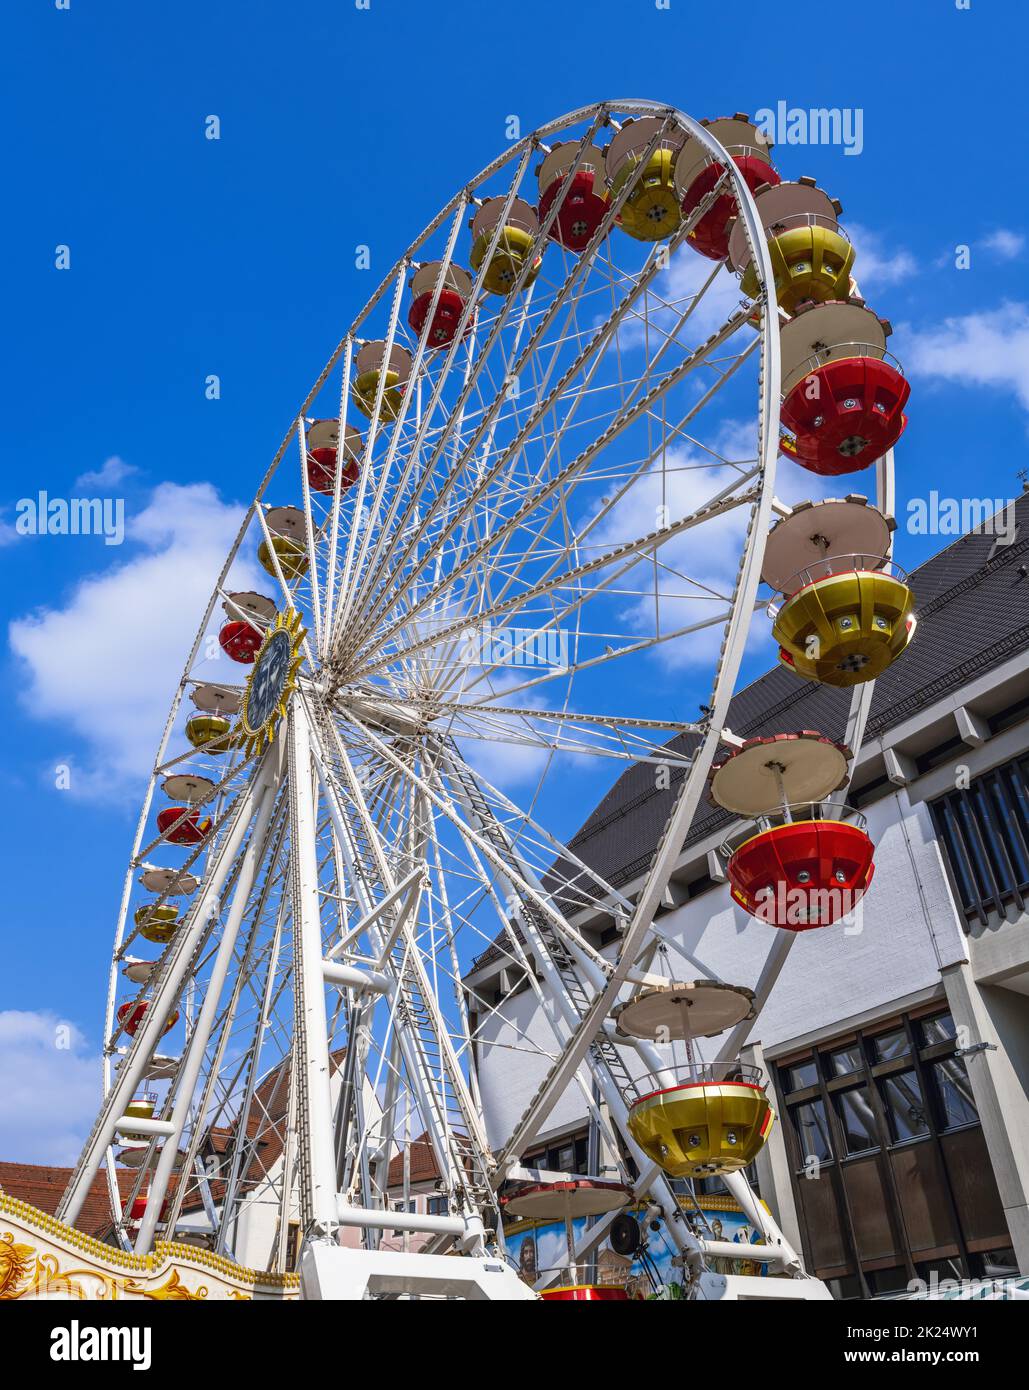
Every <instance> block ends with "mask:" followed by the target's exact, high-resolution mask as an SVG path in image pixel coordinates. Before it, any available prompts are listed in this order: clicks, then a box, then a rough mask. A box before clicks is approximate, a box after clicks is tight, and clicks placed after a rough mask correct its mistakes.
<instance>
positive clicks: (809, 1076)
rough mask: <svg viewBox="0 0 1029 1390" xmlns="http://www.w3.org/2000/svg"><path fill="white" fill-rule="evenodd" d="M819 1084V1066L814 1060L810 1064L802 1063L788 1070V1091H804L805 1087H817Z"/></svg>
mask: <svg viewBox="0 0 1029 1390" xmlns="http://www.w3.org/2000/svg"><path fill="white" fill-rule="evenodd" d="M817 1084H818V1064H817V1062H815V1060H814V1059H813V1058H812V1060H811V1061H810V1062H801V1063H800V1064H799V1065H798V1066H795V1067H787V1068H786V1089H787V1090H788V1091H802V1090H803V1089H804V1087H805V1086H816V1085H817Z"/></svg>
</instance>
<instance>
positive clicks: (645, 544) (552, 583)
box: [361, 492, 756, 678]
mask: <svg viewBox="0 0 1029 1390" xmlns="http://www.w3.org/2000/svg"><path fill="white" fill-rule="evenodd" d="M755 496H756V494H755V493H754V492H747V493H743V494H736V495H732V496H729V497H726V498H723V499H721V500H720V501H719V502H717V503H715V504H714V505H712V506H710V507H707V508H705V509H703V510H702V511H700V512H695V513H693V514H692V515H690V516H687V517H683V518H682V519H681V520H679V521H677V522H673V523H670V524H669V525H667V526H664V527H662V528H660V529H659V530H656V531H651V532H649V533H647V534H646V535H644V536H637V537H635V538H634V539H633V540H630V541H626V542H623V543H622V544H620V545H617V546H614V547H612V548H611V549H610V550H607V551H604V552H603V553H601V554H600V555H597V556H595V557H594V558H593V559H591V560H588V561H585V562H584V563H582V564H580V565H578V566H576V567H575V568H573V569H570V570H568V571H567V572H565V573H562V574H558V575H555V576H553V577H552V578H549V579H546V580H543V581H540V582H537V583H536V584H534V585H532V586H530V587H529V588H527V589H525V590H523V591H521V592H520V593H518V594H517V595H515V596H514V597H512V598H510V599H507V600H505V601H503V602H501V603H498V604H494V605H493V606H492V607H490V608H487V609H485V610H484V611H482V610H480V611H479V612H478V613H476V615H475V621H476V622H478V623H486V622H489V623H492V622H494V621H496V620H497V619H498V618H501V617H505V616H508V615H510V614H516V613H517V612H518V611H519V610H521V609H523V608H524V607H525V606H526V605H528V604H531V603H533V602H535V601H536V600H538V599H540V598H544V597H547V596H549V595H554V594H557V593H558V591H560V590H562V589H572V591H573V597H572V598H570V599H569V600H568V601H567V602H566V603H565V604H564V606H563V607H561V608H559V609H558V610H557V611H556V612H555V615H554V618H553V619H552V620H551V621H550V622H548V623H547V624H546V626H547V627H550V626H553V625H554V624H555V623H556V622H559V621H563V620H565V619H567V618H568V617H570V615H571V614H572V613H573V612H575V611H577V610H578V609H579V608H581V607H582V606H583V604H585V603H587V602H588V601H589V599H590V598H591V597H594V596H595V594H596V592H599V590H601V589H603V588H606V587H608V586H610V585H611V584H612V583H615V582H617V580H618V579H619V578H621V577H622V576H624V575H625V574H627V573H629V572H630V571H631V570H633V569H634V568H635V567H636V566H637V565H638V564H639V563H640V562H641V561H642V560H643V559H644V558H646V557H647V556H649V555H652V554H656V552H657V551H658V550H659V549H660V548H661V547H662V546H663V545H667V544H668V543H669V542H670V541H672V540H674V539H675V538H676V537H678V536H680V535H682V534H683V533H684V532H686V531H689V530H692V529H693V528H694V527H696V526H698V525H700V524H701V523H703V522H705V521H710V520H712V519H713V518H715V517H717V516H721V515H725V514H727V513H729V512H731V511H733V510H735V508H736V507H740V506H747V505H750V504H751V503H753V501H754V498H755ZM618 564H620V565H621V567H620V568H619V569H618V570H617V571H616V572H615V573H614V574H613V575H611V576H609V577H608V578H607V579H606V581H601V583H600V585H599V586H598V590H592V591H586V592H579V591H577V590H576V587H575V586H576V585H578V584H579V583H580V582H581V581H582V580H584V579H586V578H588V577H591V576H593V575H596V574H598V573H599V572H600V571H601V570H604V569H606V568H607V567H608V566H610V565H618ZM467 628H468V619H467V618H463V617H462V618H459V619H458V620H457V621H455V622H452V623H450V624H449V625H448V626H445V627H444V628H443V629H441V630H440V631H439V632H435V633H432V634H430V635H428V636H425V637H422V638H420V639H418V640H417V641H415V642H413V643H409V644H408V645H407V646H406V647H404V648H401V649H400V651H399V652H397V654H396V657H407V656H410V655H411V654H412V653H414V652H416V651H421V650H424V649H426V648H428V647H432V646H438V645H440V644H441V643H443V642H445V641H447V640H448V639H449V638H455V639H456V638H459V637H460V636H461V634H462V633H463V632H465V631H466V630H467ZM388 637H389V633H388V632H387V633H386V634H385V635H384V638H383V640H384V641H387V640H388ZM391 659H396V658H383V659H381V660H380V661H379V662H378V663H375V664H373V665H370V666H368V667H366V668H364V670H363V671H361V675H362V676H363V677H366V678H367V677H368V676H371V675H374V674H375V673H376V672H377V671H379V670H381V669H382V668H383V667H384V666H387V665H388V664H389V663H390V660H391Z"/></svg>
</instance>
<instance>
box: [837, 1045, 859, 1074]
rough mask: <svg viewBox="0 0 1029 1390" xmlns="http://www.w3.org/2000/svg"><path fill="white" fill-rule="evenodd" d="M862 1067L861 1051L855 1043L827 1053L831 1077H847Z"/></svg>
mask: <svg viewBox="0 0 1029 1390" xmlns="http://www.w3.org/2000/svg"><path fill="white" fill-rule="evenodd" d="M862 1065H863V1061H862V1057H861V1049H860V1047H858V1046H857V1044H856V1043H855V1044H854V1046H852V1047H841V1048H839V1049H838V1050H837V1051H836V1052H830V1053H829V1070H830V1072H831V1073H832V1075H833V1076H847V1075H848V1074H849V1073H850V1072H852V1071H860V1070H861V1067H862Z"/></svg>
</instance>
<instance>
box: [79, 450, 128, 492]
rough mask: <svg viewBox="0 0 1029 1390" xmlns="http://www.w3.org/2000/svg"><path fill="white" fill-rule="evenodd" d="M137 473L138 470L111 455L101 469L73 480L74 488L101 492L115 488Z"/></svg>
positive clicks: (115, 455)
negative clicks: (94, 489) (93, 489)
mask: <svg viewBox="0 0 1029 1390" xmlns="http://www.w3.org/2000/svg"><path fill="white" fill-rule="evenodd" d="M138 472H139V470H138V469H137V468H136V467H135V466H134V465H133V464H131V463H126V462H125V460H124V459H122V458H119V457H118V455H117V454H112V455H111V457H110V458H109V459H105V460H104V464H103V467H102V468H98V469H96V470H95V471H92V472H87V473H81V474H80V475H79V476H78V477H77V478H76V479H75V486H76V487H77V488H80V487H81V488H89V487H91V488H96V489H97V490H98V491H100V492H103V491H105V490H106V489H107V488H111V487H117V486H118V484H119V483H122V482H124V481H125V479H126V478H128V477H131V476H132V474H133V473H138Z"/></svg>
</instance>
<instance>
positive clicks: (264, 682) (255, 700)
mask: <svg viewBox="0 0 1029 1390" xmlns="http://www.w3.org/2000/svg"><path fill="white" fill-rule="evenodd" d="M304 635H305V629H304V628H303V627H301V625H300V615H299V614H298V613H297V612H296V610H295V609H292V608H291V609H290V610H289V611H288V612H287V613H276V615H275V621H274V623H272V625H271V627H270V628H269V629H268V631H267V632H266V633H265V635H264V641H263V642H262V643H261V646H260V648H259V650H258V653H257V656H256V657H255V659H254V665H253V669H252V670H251V672H250V676H249V677H248V679H247V684H246V689H245V691H244V692H243V703H242V705H241V707H240V712H239V722H238V723H237V725H236V734H237V736H238V737H239V738H240V740H241V741H242V742H243V743H244V746H245V748H246V752H247V756H250V755H251V754H253V753H263V752H264V750H265V748H266V747H267V746H268V744H269V743H271V741H272V740H273V739H274V737H275V731H276V729H277V727H278V724H279V720H280V719H282V718H283V717H284V716H285V714H286V708H287V706H288V704H289V698H290V696H291V695H292V693H293V690H294V687H295V686H296V683H297V672H298V671H299V670H300V667H301V665H302V663H303V659H304V658H303V655H302V654H301V650H300V646H301V643H302V642H303V640H304Z"/></svg>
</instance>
